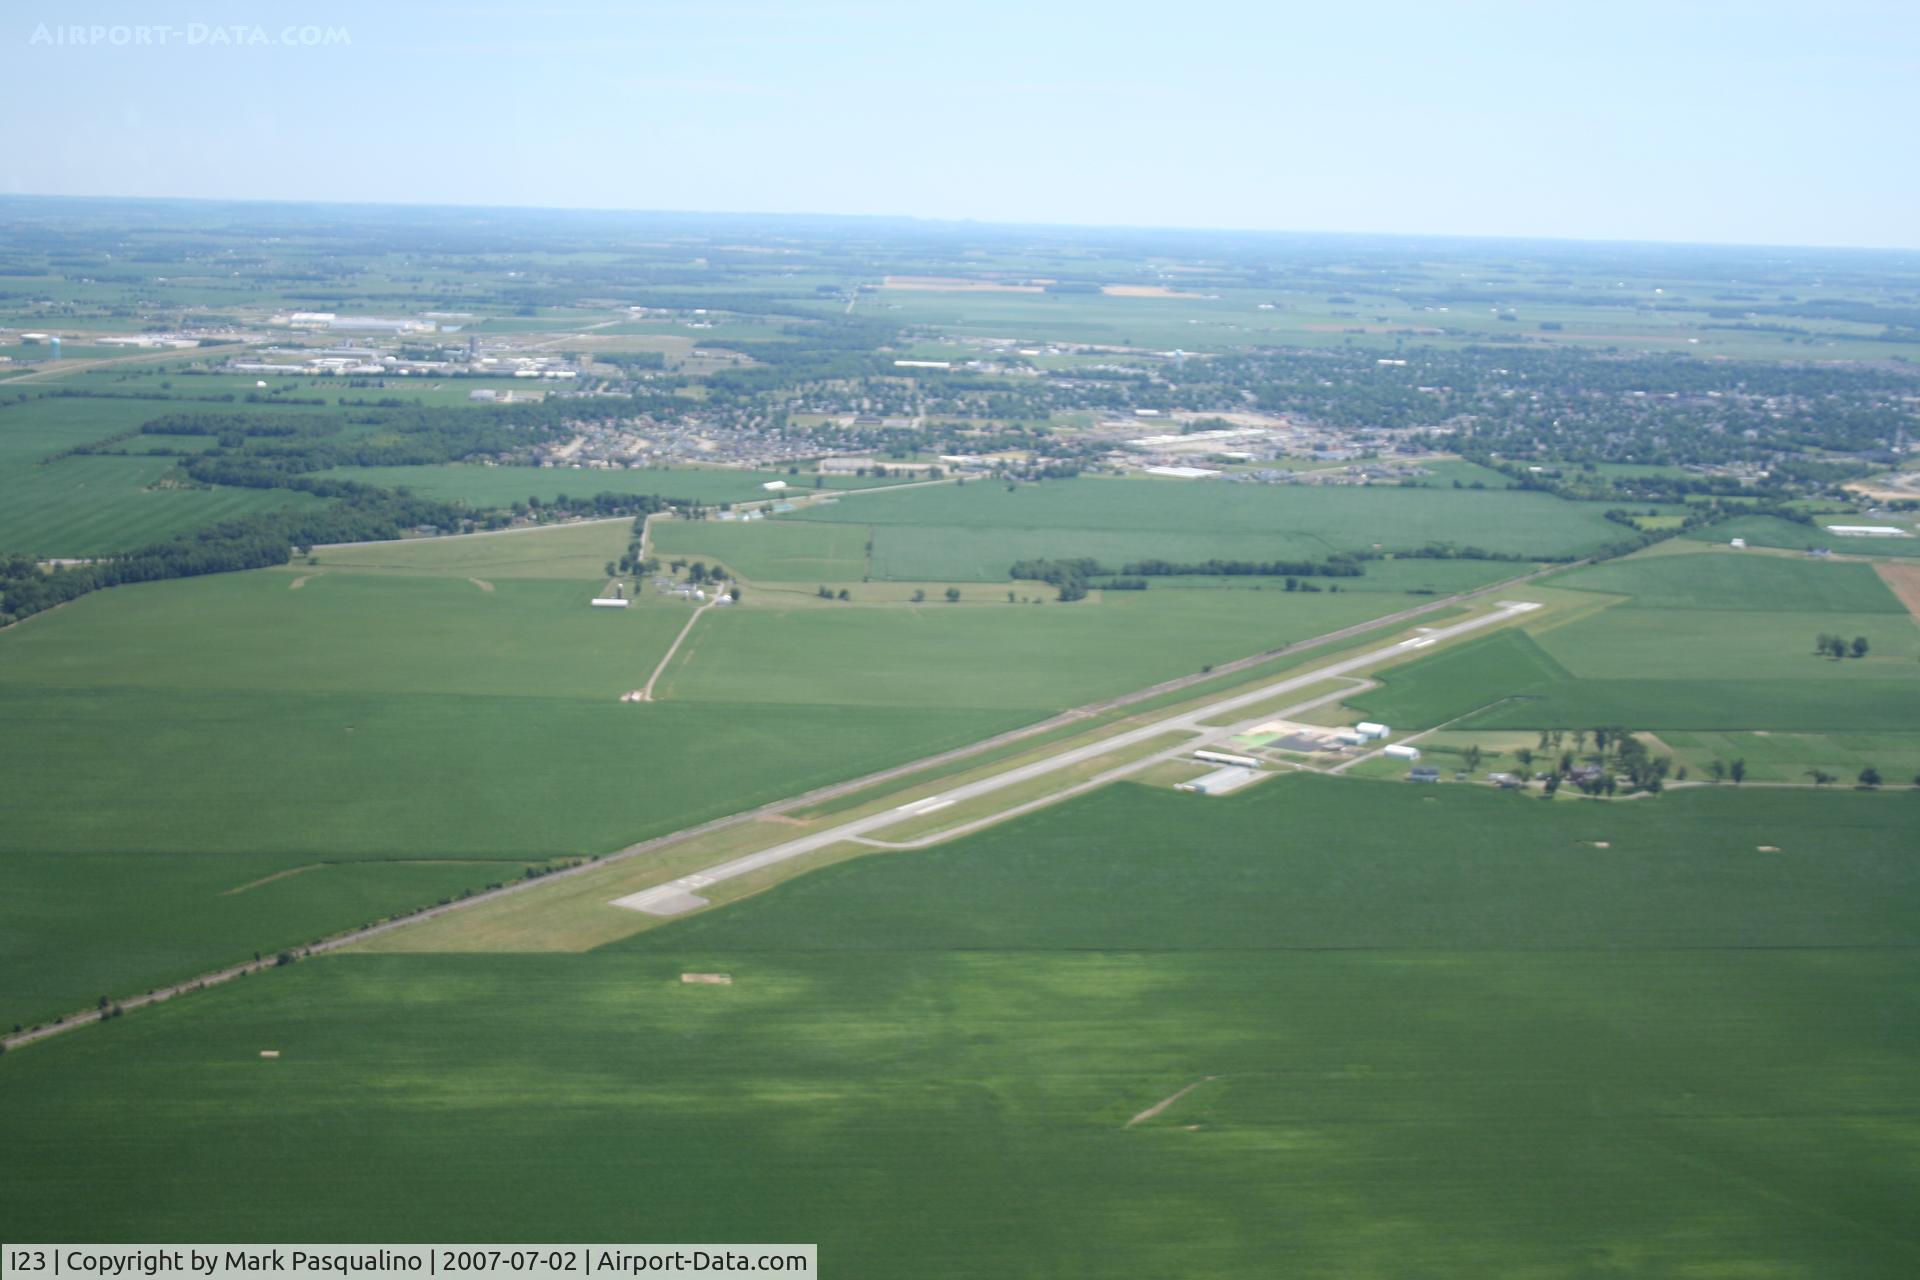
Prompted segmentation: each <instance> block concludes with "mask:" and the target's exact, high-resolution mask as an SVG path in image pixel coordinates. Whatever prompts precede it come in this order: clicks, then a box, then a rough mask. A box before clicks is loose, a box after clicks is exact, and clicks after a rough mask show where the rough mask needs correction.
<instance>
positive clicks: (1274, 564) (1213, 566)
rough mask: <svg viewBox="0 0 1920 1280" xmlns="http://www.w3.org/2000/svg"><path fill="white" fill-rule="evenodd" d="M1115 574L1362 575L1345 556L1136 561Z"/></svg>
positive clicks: (1173, 575)
mask: <svg viewBox="0 0 1920 1280" xmlns="http://www.w3.org/2000/svg"><path fill="white" fill-rule="evenodd" d="M1119 571H1120V572H1121V573H1123V574H1126V575H1128V576H1129V577H1135V578H1189V577H1205V578H1358V577H1360V576H1361V575H1362V574H1364V573H1365V572H1366V570H1364V569H1362V568H1361V567H1360V565H1359V563H1358V562H1357V560H1355V559H1352V558H1349V557H1346V556H1333V557H1330V558H1328V559H1326V560H1201V561H1198V562H1196V563H1193V564H1180V563H1177V562H1175V561H1172V560H1139V561H1135V562H1134V563H1132V564H1126V565H1122V566H1121V567H1120V570H1119Z"/></svg>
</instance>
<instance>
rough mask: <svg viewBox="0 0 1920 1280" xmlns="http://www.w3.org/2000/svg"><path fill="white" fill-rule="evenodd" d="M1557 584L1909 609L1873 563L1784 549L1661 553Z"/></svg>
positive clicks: (1678, 599)
mask: <svg viewBox="0 0 1920 1280" xmlns="http://www.w3.org/2000/svg"><path fill="white" fill-rule="evenodd" d="M1552 585H1554V586H1556V587H1572V588H1574V589H1576V590H1579V591H1602V592H1608V593H1611V594H1613V595H1622V596H1631V597H1633V599H1632V600H1631V601H1630V602H1629V603H1630V605H1631V607H1633V608H1637V609H1738V610H1755V611H1759V612H1765V613H1819V612H1827V611H1832V612H1836V613H1856V614H1862V613H1905V612H1906V606H1904V605H1902V604H1901V603H1900V601H1899V600H1898V599H1896V598H1895V596H1894V594H1893V593H1892V592H1891V591H1889V590H1887V586H1886V584H1885V583H1884V582H1882V581H1881V580H1880V576H1879V575H1878V574H1876V573H1875V572H1874V571H1873V567H1872V566H1871V565H1864V564H1848V563H1839V564H1821V563H1818V562H1816V561H1811V560H1788V559H1783V558H1781V557H1779V556H1740V555H1733V554H1727V555H1657V556H1647V557H1643V558H1635V559H1629V560H1615V561H1612V562H1610V563H1607V564H1598V565H1592V566H1589V567H1587V568H1584V569H1575V570H1574V571H1573V572H1572V573H1568V574H1563V575H1558V576H1556V577H1554V578H1553V579H1552Z"/></svg>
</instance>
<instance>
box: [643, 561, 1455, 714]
mask: <svg viewBox="0 0 1920 1280" xmlns="http://www.w3.org/2000/svg"><path fill="white" fill-rule="evenodd" d="M852 591H853V593H854V596H855V603H854V604H853V605H836V606H834V607H831V608H820V607H815V606H814V605H813V604H812V603H811V602H808V603H806V604H803V605H798V606H795V607H792V608H780V607H768V608H746V609H740V610H733V611H725V612H721V613H719V614H716V615H714V616H712V617H710V618H708V619H705V620H703V621H702V622H701V624H700V630H699V631H698V632H696V633H695V635H694V637H693V638H692V640H690V641H689V643H688V645H687V646H686V647H685V648H683V649H682V650H681V651H680V653H679V654H678V655H676V656H675V658H674V661H673V664H672V665H671V666H669V667H668V669H667V675H666V678H665V680H664V682H663V687H664V689H665V691H666V693H667V695H668V696H670V697H675V698H688V699H693V700H697V701H703V702H707V701H711V702H731V701H740V702H766V703H823V704H834V705H847V706H860V705H876V706H897V707H915V706H927V707H941V706H949V707H964V706H971V707H1004V708H1007V709H1009V710H1011V709H1013V708H1046V709H1047V710H1061V709H1064V708H1066V707H1069V706H1076V705H1078V704H1080V703H1083V702H1088V701H1091V700H1093V699H1095V698H1099V697H1103V696H1108V695H1111V694H1114V693H1119V692H1123V691H1125V690H1128V689H1135V688H1140V687H1143V686H1146V685H1150V684H1155V683H1157V682H1159V681H1161V680H1167V679H1171V678H1172V677H1174V676H1182V675H1191V674H1193V673H1194V672H1196V671H1198V670H1200V669H1201V668H1202V667H1203V666H1207V665H1210V664H1214V663H1220V662H1226V661H1228V660H1230V659H1232V658H1238V657H1244V656H1245V655H1247V654H1249V653H1257V652H1259V651H1261V650H1264V649H1274V648H1278V647H1279V646H1281V645H1283V644H1287V643H1290V642H1292V641H1295V640H1301V639H1304V638H1307V637H1309V636H1315V635H1320V634H1323V633H1325V632H1328V631H1334V630H1338V629H1340V628H1342V627H1346V626H1351V625H1352V624H1353V623H1356V622H1363V621H1365V620H1366V619H1368V618H1373V617H1378V616H1380V615H1381V614H1385V613H1390V612H1393V611H1394V610H1395V609H1398V608H1402V607H1405V606H1407V605H1412V604H1418V603H1420V601H1418V600H1417V599H1414V598H1411V597H1409V598H1401V597H1396V596H1391V595H1384V594H1381V593H1378V592H1341V593H1339V594H1337V595H1335V594H1330V593H1320V594H1300V593H1288V592H1283V591H1257V592H1256V591H1232V592H1228V591H1180V590H1177V589H1176V590H1161V589H1157V588H1156V589H1150V590H1147V591H1110V592H1106V593H1105V594H1104V597H1103V598H1102V599H1099V600H1091V599H1089V600H1083V601H1080V602H1077V603H1074V604H1067V605H1062V604H1055V603H1052V602H1049V603H1046V604H1043V605H1038V606H1035V605H1009V604H1005V603H997V604H990V605H969V604H967V603H966V594H964V593H963V596H962V602H961V603H960V604H958V605H953V604H948V603H947V602H946V601H944V600H932V599H930V600H929V601H927V602H926V603H925V604H922V605H917V606H910V607H905V608H902V607H897V606H889V607H884V608H865V607H861V606H860V605H859V604H858V600H859V594H860V588H858V587H854V588H852ZM968 592H970V593H974V594H978V595H981V596H985V597H986V598H987V599H989V600H995V601H1004V599H1005V593H1004V592H1002V591H1000V590H998V589H997V588H991V587H982V588H969V589H968ZM1047 593H1048V594H1049V595H1050V594H1051V590H1050V589H1047ZM753 598H754V599H759V598H760V597H753ZM770 654H778V655H779V657H778V660H777V661H768V660H767V655H770Z"/></svg>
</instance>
